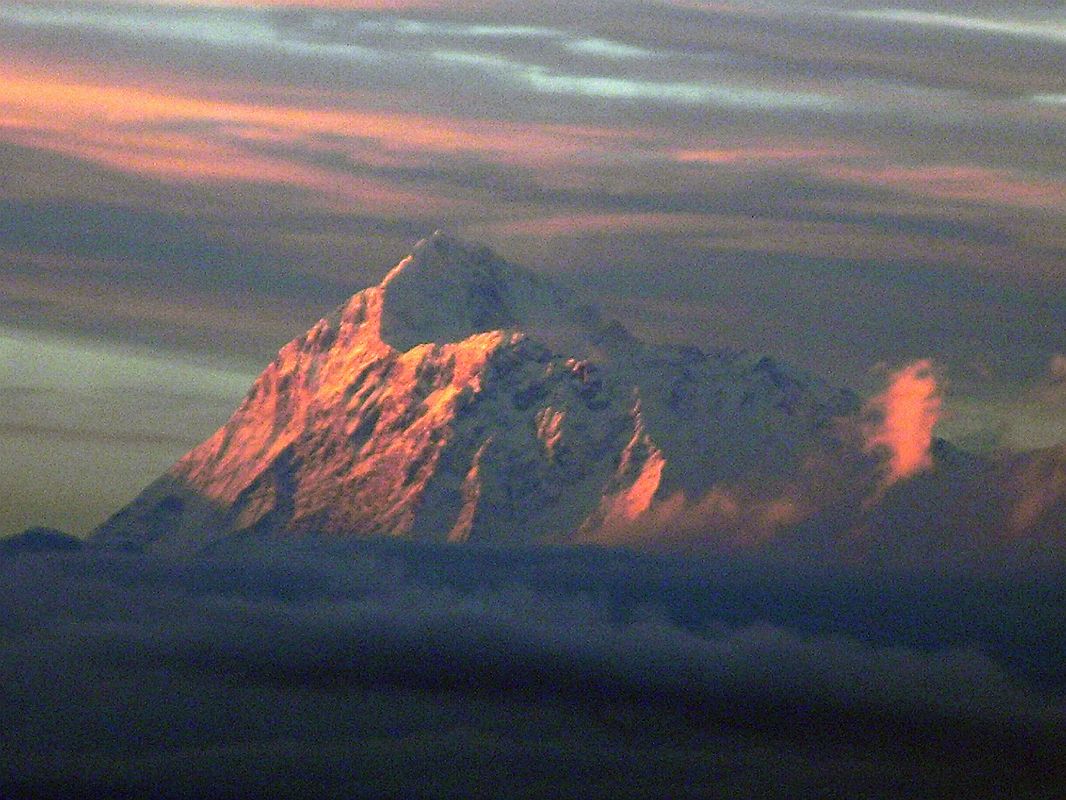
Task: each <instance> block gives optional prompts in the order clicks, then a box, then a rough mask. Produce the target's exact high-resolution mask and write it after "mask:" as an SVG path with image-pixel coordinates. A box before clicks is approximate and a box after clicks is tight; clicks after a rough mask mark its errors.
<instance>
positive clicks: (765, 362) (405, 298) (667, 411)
mask: <svg viewBox="0 0 1066 800" xmlns="http://www.w3.org/2000/svg"><path fill="white" fill-rule="evenodd" d="M860 414H861V403H860V401H859V399H858V398H857V397H856V396H855V395H853V394H851V393H850V392H846V391H841V390H835V389H833V388H831V387H828V386H826V385H824V384H822V383H821V382H819V381H816V380H813V379H810V378H806V377H800V376H797V375H796V374H794V373H792V372H790V371H789V370H787V369H785V368H784V367H782V366H780V365H779V364H777V363H776V362H774V361H773V360H771V359H769V358H762V359H752V358H748V357H745V356H741V355H738V354H734V353H726V352H721V353H712V354H707V353H703V352H701V351H699V350H697V349H695V348H692V347H656V346H650V345H646V344H643V343H641V342H640V341H638V340H636V339H635V338H633V337H632V336H631V335H629V334H628V333H627V332H626V331H625V330H624V328H622V327H621V326H619V325H618V324H617V323H605V322H604V321H603V320H602V319H601V318H600V316H599V314H598V313H597V312H596V311H595V310H594V309H592V308H590V307H588V306H582V305H580V304H578V303H577V302H575V301H574V300H573V298H571V297H570V296H569V295H568V294H567V293H566V292H564V291H562V290H561V289H559V288H558V287H556V286H554V285H552V284H550V283H549V282H548V281H546V280H544V279H543V278H540V277H538V276H537V275H535V274H534V273H531V272H528V271H525V270H523V269H520V268H518V267H516V266H513V265H511V264H508V263H507V262H505V261H503V260H501V259H500V258H498V257H497V256H495V255H494V254H493V253H491V252H490V251H488V250H486V249H484V248H478V247H471V246H468V245H465V244H463V243H461V242H458V241H456V240H454V239H451V238H449V237H447V236H444V235H442V234H439V233H438V234H435V235H434V236H432V237H430V238H429V239H427V240H424V241H422V242H420V243H419V244H418V246H417V247H416V248H415V250H414V252H413V253H412V254H411V255H410V256H409V257H407V258H406V259H404V260H403V261H402V262H400V264H398V265H397V266H396V267H395V268H394V269H393V270H392V271H391V272H390V273H389V274H388V275H387V276H386V277H385V279H384V280H383V281H382V282H381V283H380V284H379V285H377V286H371V287H369V288H367V289H365V290H363V291H361V292H359V293H358V294H356V295H354V296H353V297H352V298H351V299H350V300H349V301H348V302H347V303H346V304H345V305H344V306H342V307H341V308H340V309H338V310H337V311H336V312H335V313H334V314H332V315H331V316H329V317H326V318H324V319H322V320H320V321H319V322H317V323H316V324H315V325H314V326H313V327H312V328H311V329H310V330H309V331H308V332H307V333H306V334H304V335H303V336H301V337H299V338H297V339H295V340H294V341H292V342H290V343H289V344H287V345H286V346H285V347H283V348H282V349H281V351H280V352H279V353H278V356H277V358H276V359H275V360H274V361H273V363H271V364H270V365H269V366H268V367H267V368H266V369H265V370H264V371H263V373H262V374H261V375H260V376H259V378H258V379H257V380H256V381H255V383H254V385H253V386H252V387H251V390H250V391H249V392H248V395H247V396H246V398H245V400H244V402H243V403H242V404H241V405H240V407H239V408H238V409H237V411H236V412H235V413H234V414H233V416H232V418H231V419H230V420H229V421H228V422H227V423H226V424H225V425H224V426H223V427H222V428H220V429H219V430H218V431H217V432H216V433H215V434H214V435H213V436H211V437H210V438H209V439H208V440H206V441H205V442H203V443H202V444H201V445H199V446H198V447H196V448H195V449H193V450H192V451H191V452H189V453H188V454H187V455H186V456H184V457H183V458H182V459H181V460H180V461H179V462H178V463H177V464H175V465H174V467H172V468H171V469H170V470H169V471H168V472H167V473H166V474H165V475H164V476H162V477H161V478H160V479H159V480H157V481H156V482H155V483H153V484H152V485H151V486H149V487H148V488H147V489H146V490H145V491H144V492H143V493H142V495H141V496H140V497H138V498H137V499H136V500H135V501H134V502H133V503H131V504H130V505H129V506H128V507H127V508H125V509H123V510H122V511H121V512H119V513H118V514H116V515H115V516H114V517H113V518H112V519H111V520H109V521H108V522H106V523H105V524H104V525H103V526H101V528H100V529H99V530H98V531H97V533H96V536H95V538H96V541H98V542H104V543H110V544H122V545H127V546H133V547H146V546H147V547H152V548H156V549H167V550H178V551H185V550H190V549H193V550H195V549H198V548H201V547H203V546H205V545H209V544H211V543H212V542H215V541H217V540H219V539H223V538H226V537H231V536H235V535H300V534H307V533H320V534H329V535H338V536H340V535H351V536H372V535H388V536H401V537H411V538H420V539H439V540H448V541H454V542H464V541H479V542H491V543H531V542H582V541H592V542H626V543H633V542H646V541H647V540H648V538H649V537H651V538H652V539H655V538H660V539H663V540H669V539H670V537H671V536H672V535H673V534H674V533H675V532H676V531H678V530H680V531H684V530H687V529H688V528H691V527H693V526H697V527H698V526H699V525H703V524H706V525H707V526H709V527H710V528H715V529H717V530H719V531H724V532H725V533H724V535H726V536H732V537H733V538H734V539H736V540H738V541H745V542H748V543H750V542H751V541H763V540H766V539H772V538H774V537H775V536H776V534H777V533H778V532H779V531H781V530H783V529H786V528H789V529H794V528H796V527H797V526H799V527H800V528H802V526H803V525H804V524H806V525H808V526H821V527H823V528H824V527H828V528H833V527H835V528H838V529H841V530H843V529H845V528H847V527H848V526H850V525H852V521H853V519H854V517H855V515H856V513H857V512H862V513H865V512H866V511H868V509H866V508H865V507H864V504H868V503H869V498H870V497H871V496H872V493H873V491H874V489H873V487H875V486H876V485H877V481H878V474H879V460H878V457H877V456H876V455H875V454H871V453H869V452H866V451H865V450H864V448H863V444H862V442H861V440H860V439H861V437H860V436H859V434H858V431H859V429H860V427H861V424H860V419H859V417H860ZM939 461H941V462H945V459H944V458H941V459H939ZM946 461H950V458H949V459H946ZM945 463H946V462H945ZM967 469H971V468H970V467H967ZM971 471H972V469H971ZM701 514H702V516H700V515H701ZM842 521H843V522H842Z"/></svg>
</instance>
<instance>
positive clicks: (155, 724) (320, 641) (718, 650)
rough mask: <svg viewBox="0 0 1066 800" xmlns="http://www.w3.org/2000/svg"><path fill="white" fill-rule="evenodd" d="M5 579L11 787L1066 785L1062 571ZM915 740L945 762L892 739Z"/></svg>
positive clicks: (553, 563) (136, 564) (106, 567)
mask: <svg viewBox="0 0 1066 800" xmlns="http://www.w3.org/2000/svg"><path fill="white" fill-rule="evenodd" d="M0 578H2V579H0V601H2V604H3V607H4V609H5V615H4V622H3V630H4V636H3V637H2V638H0V675H3V676H4V677H5V680H4V682H3V684H2V685H3V691H2V692H0V710H3V711H4V712H5V718H6V719H7V720H8V724H7V725H5V726H4V728H3V730H0V748H3V751H4V752H5V753H6V754H8V755H9V756H11V757H8V758H5V760H4V762H3V763H2V764H0V786H3V785H4V784H5V782H10V781H13V780H16V781H18V780H21V781H22V782H23V785H26V784H29V785H30V786H33V787H36V788H39V787H40V786H42V785H77V784H76V783H74V784H72V782H73V781H77V780H82V781H83V782H84V783H85V784H86V785H90V786H94V787H97V790H98V791H104V790H106V789H115V788H120V787H133V788H135V789H138V790H142V789H143V790H147V789H148V788H150V787H151V786H152V785H155V784H156V783H157V782H158V781H173V783H168V784H167V785H170V786H171V787H172V792H173V793H174V794H175V795H179V794H182V793H186V794H188V793H192V794H202V793H203V792H204V791H207V792H208V793H210V792H211V791H217V790H218V786H219V785H222V784H220V783H218V782H219V781H223V782H228V781H234V782H236V783H237V784H239V785H242V786H246V787H248V791H249V792H250V793H254V790H258V789H260V788H262V789H263V790H264V791H265V792H266V795H265V796H274V795H278V796H281V795H284V794H290V795H295V796H299V795H300V794H301V793H302V792H303V791H304V790H305V789H306V787H310V786H312V785H313V786H315V787H316V789H317V790H318V791H319V795H320V794H321V788H322V787H323V786H327V787H330V789H331V790H335V791H337V792H341V793H345V792H347V791H349V790H350V789H351V788H352V787H353V786H354V785H356V784H358V783H359V781H361V780H370V781H371V782H372V783H374V782H381V781H383V782H384V783H382V785H386V786H387V785H393V786H395V783H393V784H389V783H388V781H390V780H392V781H396V780H398V778H397V777H396V775H397V774H400V773H406V772H407V769H406V768H412V769H414V772H413V773H410V774H411V777H410V779H409V780H410V783H406V784H404V786H405V787H406V788H407V789H408V790H411V789H413V788H417V787H418V786H422V787H425V786H427V785H433V784H432V782H433V781H435V780H440V779H441V777H440V776H441V775H442V774H443V775H444V776H445V777H446V778H447V779H448V780H451V781H458V782H459V784H461V785H463V786H466V785H467V782H469V781H471V780H473V779H474V777H476V776H482V777H481V778H479V779H485V780H489V781H494V780H497V779H498V778H497V773H498V772H501V773H503V774H507V773H509V772H511V771H513V770H514V769H515V768H517V765H519V764H521V763H523V761H526V760H528V759H529V758H531V757H535V758H537V759H538V760H539V759H545V760H543V761H542V762H541V763H543V764H544V770H545V773H546V774H545V775H541V776H540V777H538V778H536V779H535V780H552V779H558V780H561V781H564V782H565V781H567V780H571V779H572V778H573V776H572V775H570V776H569V777H568V772H569V770H570V769H571V768H572V767H573V765H574V764H597V763H599V764H600V765H601V766H600V767H596V768H590V769H591V772H590V773H589V774H590V776H595V779H596V780H597V781H606V782H607V783H608V784H610V785H611V786H612V787H614V789H615V793H616V790H617V787H618V786H619V785H620V783H627V782H631V781H649V780H651V781H652V782H653V783H654V782H655V780H654V778H653V776H655V775H659V776H660V778H661V780H664V781H667V784H666V785H669V786H675V784H673V783H672V782H673V781H676V780H677V775H676V773H672V772H670V770H669V765H670V764H671V763H674V762H673V760H674V759H676V757H677V754H678V753H679V752H683V753H684V754H685V755H686V758H688V759H691V761H692V764H693V765H698V764H703V763H705V761H706V760H707V759H710V761H707V762H706V763H707V764H713V765H717V766H715V768H714V769H711V768H710V767H709V766H708V767H707V769H709V770H710V772H708V774H707V775H706V776H705V779H707V780H710V779H711V777H712V775H714V774H716V775H717V778H716V779H717V780H726V781H740V780H742V779H744V776H745V775H746V774H747V770H750V769H755V770H756V771H760V770H761V771H765V770H769V771H770V772H769V773H765V772H764V774H771V775H772V776H773V777H774V779H775V780H778V781H780V785H781V786H786V787H789V788H790V789H791V790H793V791H801V790H802V789H803V788H804V787H807V786H809V785H810V782H811V781H812V780H814V781H816V782H817V781H821V782H822V784H823V786H824V785H825V781H830V782H832V783H833V784H834V785H837V784H838V783H839V782H841V781H843V782H844V783H846V784H848V785H852V786H854V787H856V792H855V793H858V794H867V795H868V794H870V793H871V792H875V793H876V791H878V790H883V788H884V786H885V785H887V784H885V783H884V782H885V781H893V780H899V779H900V778H899V776H901V775H902V776H903V779H904V780H905V781H906V782H909V783H908V785H910V786H911V787H912V789H913V787H914V786H921V787H922V788H923V789H924V790H925V793H927V794H937V793H938V791H937V790H938V789H942V788H943V787H945V786H949V785H950V782H951V781H953V780H959V779H961V778H963V777H966V776H970V775H973V774H978V773H979V774H981V775H982V776H983V777H982V779H981V780H982V781H989V782H990V784H989V785H993V786H994V785H997V782H1004V781H1008V782H1009V781H1017V780H1035V781H1045V782H1048V781H1052V780H1054V776H1055V772H1054V770H1055V769H1059V768H1061V764H1058V765H1056V764H1055V762H1054V760H1053V754H1054V753H1055V752H1056V748H1057V747H1059V746H1060V745H1061V744H1062V730H1063V729H1064V727H1063V724H1064V722H1066V705H1064V702H1063V696H1062V692H1063V690H1064V689H1066V686H1064V685H1063V684H1062V676H1061V674H1059V673H1058V671H1057V669H1056V663H1057V662H1056V659H1055V647H1056V644H1055V643H1056V641H1061V633H1062V632H1061V628H1060V627H1057V624H1056V619H1057V618H1056V610H1055V606H1054V601H1053V599H1050V598H1053V597H1054V593H1055V591H1056V589H1055V587H1056V586H1057V585H1058V583H1056V581H1057V580H1058V579H1056V578H1052V577H1048V578H1041V577H1039V576H1029V579H1028V580H1027V582H1025V583H1021V584H1017V585H1012V590H1011V591H1010V592H1007V593H1004V592H1003V591H1002V587H1001V584H1000V583H997V581H996V579H988V580H984V579H981V580H974V579H973V578H972V577H968V576H965V575H959V576H956V577H951V576H947V577H945V576H940V577H928V578H923V577H921V576H918V575H911V576H907V575H902V574H894V575H893V576H892V578H891V580H888V579H878V578H876V577H872V576H867V575H861V574H855V575H848V574H847V573H842V572H841V573H833V574H831V573H829V572H827V571H825V572H819V571H817V570H814V569H812V568H809V567H808V568H806V569H796V568H789V567H783V566H781V565H776V566H770V565H767V566H758V565H755V564H750V563H746V562H744V561H741V560H736V559H733V560H731V561H729V562H728V563H726V562H721V563H717V562H710V561H688V562H678V561H676V560H671V559H657V558H653V557H648V556H637V555H635V554H631V553H622V552H615V551H610V550H594V551H588V550H584V551H582V550H568V551H555V550H543V551H537V552H533V551H526V552H513V551H512V552H501V551H491V550H484V551H483V550H479V549H478V548H475V547H464V548H455V547H439V546H424V545H407V544H401V545H397V544H390V543H355V544H353V543H347V544H345V543H336V542H334V543H330V544H327V543H315V544H312V543H308V542H303V543H296V544H288V545H283V544H274V545H263V544H258V545H253V544H245V545H241V546H238V547H237V548H236V549H235V550H233V551H231V552H229V553H222V552H218V553H215V554H213V555H205V556H200V557H197V558H194V559H186V560H182V561H170V560H167V559H162V558H156V557H149V556H140V555H132V554H107V553H98V552H93V551H92V550H88V551H83V552H81V553H78V554H65V555H59V554H53V555H42V556H16V557H0ZM709 586H713V587H714V591H713V592H709V591H708V590H707V587H709ZM962 593H965V596H966V597H967V602H966V603H959V602H958V598H959V596H961V594H962ZM915 597H921V603H917V604H916V603H914V598H915ZM752 598H758V602H752ZM1004 632H1006V633H1008V634H1009V635H1001V634H1003V633H1004ZM16 709H17V712H16ZM72 720H73V723H72ZM842 732H843V734H842ZM575 733H576V734H578V735H575ZM901 739H902V740H904V741H906V743H907V746H908V748H915V749H917V751H919V752H921V753H923V754H924V755H925V756H926V757H928V758H935V759H936V761H937V763H938V764H939V765H940V768H938V770H937V774H935V775H933V774H929V773H925V772H922V771H921V770H920V769H919V768H916V767H915V766H914V760H913V759H912V755H913V752H911V751H910V750H908V751H907V752H905V753H904V754H903V755H902V756H901V755H900V753H899V751H897V750H895V749H894V744H893V745H889V744H886V743H889V742H891V743H898V742H899V741H901ZM975 742H980V744H981V746H980V747H973V746H972V744H973V743H975ZM679 748H680V751H679ZM723 748H724V749H723ZM552 751H555V752H556V756H555V757H554V758H546V756H547V754H549V753H551V752H552ZM384 753H388V754H389V755H388V759H389V760H390V764H392V767H391V768H390V769H384V768H383V767H382V766H381V764H380V761H379V760H375V759H380V758H383V757H385V756H384V755H383V754H384ZM448 753H450V754H451V755H450V756H448V757H445V755H446V754H448ZM724 753H731V754H732V755H730V756H725V755H724ZM985 753H995V759H991V758H987V757H986V756H985V755H984V754H985ZM604 758H606V759H608V761H609V763H610V764H611V767H610V768H609V769H608V768H605V767H604V766H603V759H604ZM264 759H265V760H264ZM471 759H472V760H473V763H471ZM482 761H484V762H485V763H482ZM494 761H495V762H496V765H495V766H493V762H494ZM433 762H436V767H432V766H431V765H432V764H433ZM920 762H921V759H919V763H920ZM253 763H254V764H255V767H254V768H253V767H252V766H251V764H253ZM353 764H354V765H355V767H352V766H351V765H353ZM859 764H861V765H862V766H858V765H859ZM346 765H348V766H346ZM441 765H445V766H444V767H443V770H444V772H443V773H441V772H440V770H441V768H442V766H441ZM447 765H451V767H449V766H447ZM568 765H569V766H568ZM693 768H694V769H696V770H697V772H698V773H699V774H700V775H703V770H704V767H699V766H694V767H693ZM423 770H425V771H424V772H423ZM483 770H484V771H483ZM715 770H717V773H715ZM664 771H665V772H664ZM686 774H688V773H687V771H686ZM390 775H391V777H390ZM812 775H813V776H814V777H813V778H812ZM671 776H672V777H671ZM894 776H895V777H894ZM532 779H533V778H532V777H531V780H532ZM590 779H591V778H590ZM702 779H704V778H701V780H702ZM747 779H748V780H750V779H751V778H750V775H748V777H747ZM403 780H407V779H403ZM427 781H428V782H429V783H427ZM612 782H613V783H612ZM596 785H599V784H596ZM656 785H658V784H656ZM301 786H303V787H304V788H303V789H301V788H300V787H301ZM497 788H498V789H500V791H496V792H493V793H501V792H502V793H506V792H504V791H503V790H502V788H501V787H497ZM675 788H679V785H677V786H675ZM575 791H577V789H575ZM738 791H739V790H738ZM752 791H753V790H752V789H751V787H749V788H748V790H747V791H741V792H740V793H741V794H744V795H750V794H751V793H752ZM401 793H403V792H401ZM408 793H409V791H408ZM603 793H604V794H605V795H610V794H612V792H608V791H604V792H603Z"/></svg>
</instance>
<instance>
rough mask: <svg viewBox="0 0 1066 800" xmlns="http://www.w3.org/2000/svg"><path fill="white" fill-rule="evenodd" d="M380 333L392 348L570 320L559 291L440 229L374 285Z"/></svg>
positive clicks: (559, 325) (557, 324)
mask: <svg viewBox="0 0 1066 800" xmlns="http://www.w3.org/2000/svg"><path fill="white" fill-rule="evenodd" d="M379 288H380V289H381V290H382V308H381V333H380V335H381V338H382V341H384V342H386V343H387V344H389V345H391V346H392V347H394V348H396V349H397V350H401V351H403V350H408V349H410V348H411V347H414V346H415V345H418V344H422V343H425V342H437V343H444V342H458V341H462V340H463V339H466V338H468V337H470V336H473V335H475V334H478V333H484V332H486V331H491V330H501V329H510V328H517V329H522V330H525V331H535V330H552V329H560V328H563V327H565V326H567V325H569V324H570V321H569V320H568V319H567V317H568V313H567V311H568V306H569V304H568V302H567V298H566V297H565V295H564V293H563V292H562V291H561V290H560V289H558V288H557V287H555V286H553V285H552V284H551V283H549V282H548V281H547V280H545V279H543V278H541V277H540V276H538V275H536V274H535V273H533V272H531V271H529V270H525V269H522V268H521V267H517V266H514V265H513V264H509V263H508V262H506V261H504V260H503V259H502V258H500V257H499V256H497V255H496V254H495V253H493V252H492V251H491V250H489V249H488V248H487V247H482V246H477V245H470V244H467V243H465V242H462V241H460V240H459V239H456V238H454V237H452V236H449V235H447V234H445V233H443V232H441V231H437V232H435V233H434V234H433V235H432V236H430V237H428V238H426V239H423V240H422V241H420V242H419V243H418V244H417V245H416V246H415V248H414V250H413V251H412V253H411V255H409V256H408V257H407V258H405V259H404V260H403V261H401V262H400V263H399V264H397V265H396V267H394V268H393V269H392V270H391V271H390V272H389V273H388V275H386V276H385V279H384V280H383V281H382V282H381V284H380V287H379Z"/></svg>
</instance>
